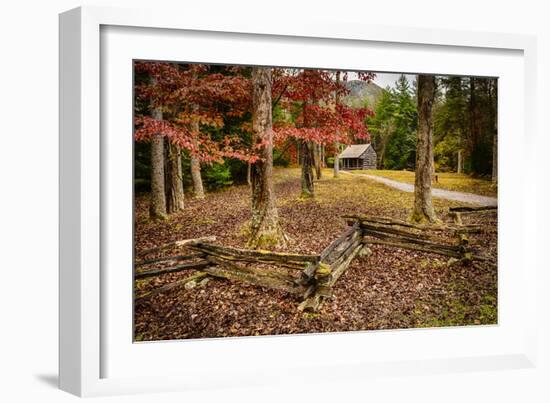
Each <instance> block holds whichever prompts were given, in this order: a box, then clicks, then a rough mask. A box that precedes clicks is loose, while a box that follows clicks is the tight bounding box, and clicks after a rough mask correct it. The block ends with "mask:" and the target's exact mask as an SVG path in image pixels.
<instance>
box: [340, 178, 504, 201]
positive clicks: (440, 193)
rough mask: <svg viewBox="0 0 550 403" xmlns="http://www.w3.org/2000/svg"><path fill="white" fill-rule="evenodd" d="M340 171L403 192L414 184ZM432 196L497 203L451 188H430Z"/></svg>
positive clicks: (409, 190)
mask: <svg viewBox="0 0 550 403" xmlns="http://www.w3.org/2000/svg"><path fill="white" fill-rule="evenodd" d="M340 172H344V173H347V174H350V175H355V176H363V177H365V178H369V179H372V180H374V181H377V182H380V183H383V184H385V185H387V186H391V187H392V188H395V189H398V190H402V191H403V192H409V193H412V192H414V185H411V184H409V183H403V182H399V181H395V180H393V179H388V178H383V177H381V176H375V175H367V174H351V173H349V172H346V171H340ZM432 196H433V197H439V198H442V199H447V200H455V201H459V202H463V203H472V204H479V205H480V206H496V205H497V198H496V197H488V196H480V195H476V194H473V193H463V192H455V191H452V190H445V189H436V188H432Z"/></svg>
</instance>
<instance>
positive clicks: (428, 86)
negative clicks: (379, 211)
mask: <svg viewBox="0 0 550 403" xmlns="http://www.w3.org/2000/svg"><path fill="white" fill-rule="evenodd" d="M434 96H435V77H434V76H425V75H419V76H418V101H417V102H418V130H417V136H416V172H415V181H414V210H413V213H412V216H411V220H412V221H413V222H424V221H429V222H435V221H437V219H436V216H435V212H434V209H433V205H432V167H433V122H432V107H433V102H434Z"/></svg>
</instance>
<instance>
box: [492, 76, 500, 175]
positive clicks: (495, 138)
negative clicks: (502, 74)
mask: <svg viewBox="0 0 550 403" xmlns="http://www.w3.org/2000/svg"><path fill="white" fill-rule="evenodd" d="M493 85H494V95H493V114H494V115H493V172H492V175H491V179H492V181H493V183H497V182H498V81H497V79H494V83H493Z"/></svg>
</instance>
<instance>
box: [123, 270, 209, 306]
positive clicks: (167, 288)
mask: <svg viewBox="0 0 550 403" xmlns="http://www.w3.org/2000/svg"><path fill="white" fill-rule="evenodd" d="M206 276H208V274H207V273H204V272H198V273H195V274H193V275H191V276H189V277H187V278H185V279H183V280H179V281H175V282H173V283H169V284H166V285H164V286H162V287H159V288H155V289H154V290H151V291H147V292H144V293H142V294H140V295H137V296H136V297H135V298H134V300H135V302H136V303H137V302H140V301H142V300H143V299H145V298H149V297H152V296H153V295H157V294H160V293H164V292H167V291H170V290H174V289H176V288H179V287H183V286H185V284H187V283H189V282H191V281H196V280H199V279H202V278H204V277H206Z"/></svg>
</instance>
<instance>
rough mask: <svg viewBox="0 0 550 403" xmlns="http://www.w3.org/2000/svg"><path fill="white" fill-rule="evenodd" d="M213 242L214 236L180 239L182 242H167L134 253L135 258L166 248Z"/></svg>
mask: <svg viewBox="0 0 550 403" xmlns="http://www.w3.org/2000/svg"><path fill="white" fill-rule="evenodd" d="M214 241H216V237H215V236H205V237H201V238H192V239H182V240H179V241H174V242H169V243H166V244H164V245H160V246H156V247H154V248H149V249H144V250H142V251H138V252H136V257H139V256H145V255H149V254H151V253H157V252H160V251H162V250H165V249H168V248H173V247H183V246H191V245H195V244H198V243H208V242H214Z"/></svg>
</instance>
